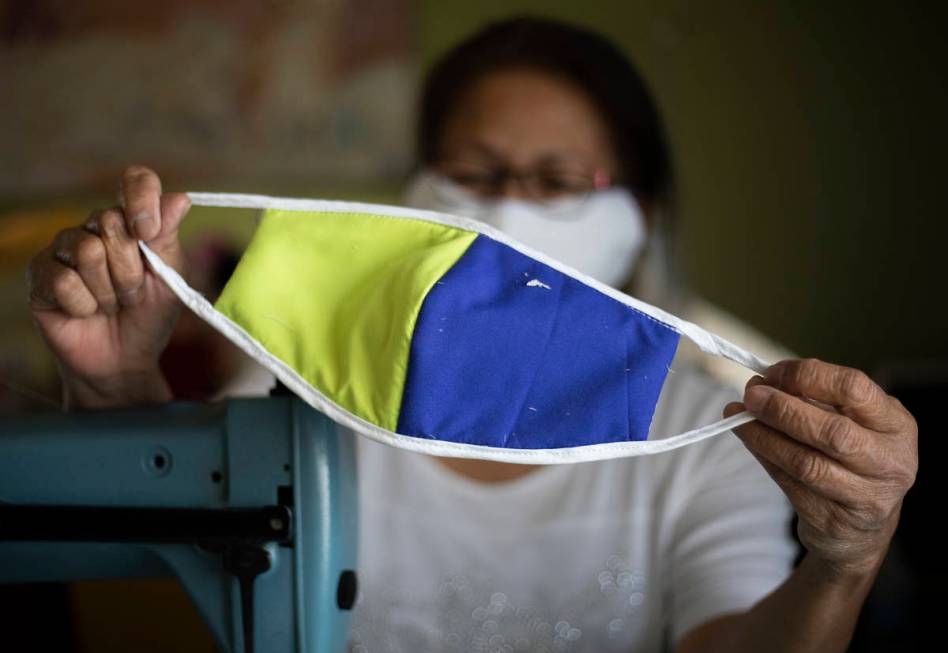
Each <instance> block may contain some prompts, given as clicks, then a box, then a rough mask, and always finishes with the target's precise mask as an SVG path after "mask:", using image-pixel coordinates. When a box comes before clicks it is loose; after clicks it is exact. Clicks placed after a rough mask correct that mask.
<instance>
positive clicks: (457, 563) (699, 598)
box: [30, 19, 917, 653]
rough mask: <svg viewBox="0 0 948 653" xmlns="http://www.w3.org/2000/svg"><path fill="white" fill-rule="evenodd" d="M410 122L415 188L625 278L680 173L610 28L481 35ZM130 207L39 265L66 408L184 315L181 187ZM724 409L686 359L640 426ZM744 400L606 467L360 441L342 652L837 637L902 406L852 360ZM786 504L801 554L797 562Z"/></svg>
mask: <svg viewBox="0 0 948 653" xmlns="http://www.w3.org/2000/svg"><path fill="white" fill-rule="evenodd" d="M421 120H422V122H421V129H420V139H419V142H420V148H419V149H420V159H421V162H422V164H423V166H424V170H423V171H422V173H421V174H420V176H419V177H418V179H416V181H415V182H414V183H413V184H412V188H411V192H410V194H409V199H410V200H411V201H413V202H414V203H416V204H423V205H426V206H436V207H440V208H450V209H452V210H454V211H456V212H468V213H470V214H472V215H475V216H476V217H479V218H481V219H484V220H488V221H491V222H494V223H495V224H497V225H498V226H500V227H501V228H503V229H506V230H508V231H510V232H511V233H513V234H514V235H515V236H516V237H518V238H521V239H523V240H524V241H526V242H527V243H528V244H534V245H535V246H537V248H538V249H545V250H547V251H548V252H549V253H552V254H553V255H555V256H557V257H559V258H562V259H564V260H565V261H566V262H568V263H570V262H571V263H574V264H575V265H576V266H577V267H579V268H580V269H583V270H584V271H586V272H587V273H589V274H591V275H593V276H596V277H598V278H599V279H600V280H602V281H605V282H607V283H611V284H614V285H617V286H618V285H624V284H625V283H627V282H628V281H629V280H630V277H631V276H633V275H634V272H635V270H636V266H635V265H633V261H634V260H635V259H636V256H637V255H638V254H639V253H640V252H641V251H643V247H644V245H645V242H646V241H647V238H648V236H647V234H650V233H654V232H655V230H656V222H657V217H656V216H657V215H658V213H659V212H660V210H661V209H662V208H663V205H664V204H666V203H667V195H668V192H669V191H670V187H671V183H670V174H669V163H668V156H667V153H666V150H665V145H664V141H663V138H662V135H661V129H660V125H659V122H658V119H657V116H656V113H655V111H654V108H653V107H652V104H651V101H650V100H649V98H648V95H647V93H646V91H645V89H644V86H643V85H642V84H641V82H640V81H639V79H638V77H637V76H636V74H635V72H634V71H633V70H632V69H631V67H630V66H629V65H628V63H627V62H626V61H625V60H624V59H623V58H622V57H621V55H620V54H619V53H618V52H617V51H616V50H615V49H614V48H613V47H612V46H610V45H609V44H608V43H606V42H604V41H603V40H602V39H601V38H599V37H598V36H595V35H593V34H590V33H588V32H585V31H582V30H578V29H575V28H572V27H569V26H566V25H562V24H559V23H554V22H549V21H541V20H534V19H519V20H514V21H508V22H505V23H500V24H497V25H494V26H491V27H489V28H488V29H486V30H485V31H484V32H482V33H480V34H478V35H476V36H474V37H473V38H472V39H470V40H469V41H467V42H466V43H465V44H462V45H461V46H460V47H459V48H457V49H456V50H455V51H454V52H453V53H451V54H449V55H448V56H447V57H446V58H445V59H444V60H443V62H442V63H441V64H440V65H439V66H437V67H436V69H435V71H434V72H433V74H432V76H431V77H430V79H429V82H428V85H427V86H426V92H425V100H424V102H423V107H422V115H421ZM122 197H123V200H124V203H123V208H113V209H106V210H103V211H97V212H94V213H93V214H92V215H91V216H90V217H89V219H88V220H87V222H86V223H85V224H84V225H83V226H82V227H80V228H76V229H70V230H66V231H64V232H62V233H61V234H60V235H58V236H57V238H56V239H55V241H54V242H53V243H52V244H51V245H50V247H48V248H47V249H46V250H44V251H43V252H41V253H40V254H39V255H37V257H36V258H35V259H34V262H33V263H32V265H31V276H30V278H31V282H30V283H31V294H30V297H31V306H32V309H33V312H34V316H35V318H36V321H37V324H38V326H39V328H40V330H41V332H42V333H43V335H44V337H45V338H46V339H47V341H48V343H49V345H50V347H51V349H52V350H53V351H54V353H55V354H56V356H57V358H58V360H59V361H60V366H61V370H62V376H63V380H64V388H65V396H66V401H67V406H72V407H96V406H115V405H127V404H134V403H147V402H155V401H166V400H168V399H170V398H171V397H170V392H169V391H168V388H167V384H166V383H165V382H164V379H163V378H162V377H161V375H160V373H159V372H158V367H157V360H158V355H159V354H160V352H161V350H162V348H163V347H164V345H165V344H166V343H167V339H168V337H169V334H170V332H171V329H172V328H173V325H174V323H175V320H176V318H177V315H178V312H179V310H180V309H179V306H178V304H177V302H175V301H174V300H173V298H172V296H171V295H170V293H169V292H168V291H167V289H165V288H164V287H163V286H162V285H161V283H160V281H158V280H157V279H156V278H155V277H154V276H153V275H152V274H151V273H150V272H148V270H146V269H145V268H144V266H143V265H142V261H141V257H140V255H139V253H138V250H137V248H136V245H135V238H136V237H138V238H142V239H144V240H146V241H147V242H148V243H149V244H150V246H151V247H152V249H153V250H154V251H156V252H157V253H158V254H159V255H160V256H161V257H162V258H164V259H165V260H166V261H167V262H169V263H170V264H172V265H174V266H176V267H177V268H178V269H183V267H184V261H183V257H182V255H181V249H180V246H179V244H178V240H177V226H178V224H179V223H180V220H181V218H182V216H183V215H184V213H185V212H186V210H187V198H186V197H185V196H183V195H181V194H174V193H166V194H162V193H161V187H160V181H159V179H158V177H157V175H155V174H154V173H153V172H152V171H150V170H148V169H147V168H142V167H132V168H130V169H129V170H128V171H126V174H125V175H124V177H123V185H122ZM801 397H807V398H811V399H815V400H818V401H819V402H820V403H821V404H822V406H826V407H827V408H823V407H821V406H817V405H815V404H814V403H812V402H808V401H803V400H802V399H801ZM730 398H731V392H730V391H729V390H727V389H726V388H723V387H722V386H719V385H718V384H716V383H714V382H713V381H711V380H710V379H709V378H708V377H707V376H706V375H703V374H701V373H699V372H696V371H693V370H689V369H687V368H685V367H682V368H680V369H678V370H677V371H676V372H675V373H674V374H671V375H670V377H669V379H668V381H667V383H666V388H665V391H664V393H663V397H662V400H661V401H660V403H659V406H658V408H657V410H656V414H655V418H654V421H653V427H652V431H653V432H654V433H656V434H659V435H660V434H670V433H676V432H681V431H685V430H688V429H690V428H692V427H693V426H695V425H699V424H705V423H709V422H711V421H713V420H714V419H715V418H716V417H717V416H718V413H719V411H720V410H721V408H722V407H723V406H724V405H725V403H727V401H728V400H729V399H730ZM744 403H745V404H746V407H747V409H749V410H751V411H752V412H753V413H754V414H755V415H757V416H758V420H759V421H758V422H755V423H752V424H748V425H746V426H744V427H742V428H741V429H739V432H738V435H739V437H740V439H741V441H742V442H738V440H737V439H735V438H731V437H729V436H719V437H716V438H712V439H710V440H705V441H703V442H699V443H697V444H694V445H691V446H689V447H685V448H683V449H678V450H675V451H672V452H669V453H666V454H662V455H657V456H651V457H646V458H632V459H625V460H613V461H607V462H602V463H588V464H577V465H569V466H552V467H542V468H537V467H527V466H513V465H506V464H503V463H488V462H472V461H461V460H452V459H432V458H426V457H423V456H418V455H415V454H410V453H406V452H403V451H399V450H394V449H388V448H385V447H383V446H381V445H378V444H375V443H372V442H368V441H364V440H361V439H360V441H359V469H360V491H361V505H360V522H361V523H360V527H361V529H362V530H361V535H360V574H361V579H362V590H361V593H360V594H361V595H360V599H359V603H358V607H357V610H356V613H355V619H354V624H353V633H352V649H353V650H369V651H379V650H382V651H384V650H413V651H414V650H511V651H515V650H534V651H542V650H617V651H618V650H623V651H629V650H637V651H653V650H660V649H661V648H662V647H663V646H665V647H666V648H668V649H670V650H675V651H679V652H682V653H686V652H691V651H711V650H727V651H760V650H771V651H842V650H844V649H845V647H846V643H847V641H848V639H849V637H850V635H851V632H852V628H853V626H854V623H855V620H856V617H857V615H858V611H859V608H860V606H861V604H862V600H863V599H864V598H865V595H866V593H867V592H868V589H869V587H870V585H871V583H872V580H873V578H874V576H875V573H876V571H877V570H878V566H879V564H881V561H882V559H883V557H884V555H885V551H886V549H887V547H888V542H889V540H890V538H891V536H892V533H893V531H894V528H895V525H896V524H897V522H898V512H899V507H900V505H901V501H902V498H903V496H904V494H905V492H906V491H907V489H908V487H909V486H910V485H911V484H912V482H913V480H914V474H915V469H916V467H917V445H916V434H915V426H914V421H913V420H912V418H911V416H910V415H908V413H906V412H905V410H904V409H903V408H902V407H901V406H900V405H899V404H898V402H897V401H895V400H894V399H892V398H891V397H888V396H886V395H885V394H884V393H883V392H882V391H881V390H880V389H879V388H878V387H877V386H875V385H874V384H872V383H871V382H870V381H869V380H868V379H867V378H866V377H865V375H862V374H861V373H859V372H857V371H855V370H849V369H846V368H841V367H837V366H833V365H829V364H826V363H822V362H819V361H812V360H811V361H797V360H791V361H785V362H783V363H780V364H778V365H775V366H774V367H773V368H771V369H770V370H769V371H768V373H767V374H766V376H764V377H756V378H755V379H754V380H753V381H752V382H751V383H750V384H749V385H748V389H747V391H746V392H745V395H744ZM829 406H833V407H835V409H833V408H829ZM742 408H743V406H741V405H740V404H737V403H732V404H730V405H728V407H727V409H726V412H728V413H733V412H736V411H737V410H739V409H742ZM755 458H756V460H755ZM771 479H772V480H771ZM774 481H776V484H775V483H774ZM788 499H789V502H788ZM791 506H792V507H793V508H794V509H795V510H796V512H797V514H798V516H799V518H800V527H799V534H800V537H801V540H802V542H803V544H804V545H805V546H806V548H807V550H808V551H807V555H806V556H805V558H804V559H803V562H802V563H801V564H800V565H799V567H797V568H796V569H793V570H791V562H792V559H793V557H794V554H795V547H794V544H793V542H792V539H791V538H790V535H789V533H788V532H787V525H788V521H789V517H790V509H791Z"/></svg>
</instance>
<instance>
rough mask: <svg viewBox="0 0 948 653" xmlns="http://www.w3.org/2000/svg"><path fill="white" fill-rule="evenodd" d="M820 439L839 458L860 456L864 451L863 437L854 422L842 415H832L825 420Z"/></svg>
mask: <svg viewBox="0 0 948 653" xmlns="http://www.w3.org/2000/svg"><path fill="white" fill-rule="evenodd" d="M820 440H821V441H822V442H823V443H824V444H825V445H826V447H827V448H828V449H829V451H830V453H831V454H832V455H833V456H834V457H837V458H850V457H853V456H858V455H859V454H861V453H862V451H863V444H864V443H863V438H862V437H861V434H860V433H859V432H858V431H857V430H856V429H855V428H853V423H852V422H851V421H849V420H848V419H847V418H845V417H842V416H835V415H834V416H830V417H829V419H827V420H826V421H824V422H823V426H822V428H821V431H820Z"/></svg>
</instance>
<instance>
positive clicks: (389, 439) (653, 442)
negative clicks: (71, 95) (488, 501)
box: [139, 193, 769, 464]
mask: <svg viewBox="0 0 948 653" xmlns="http://www.w3.org/2000/svg"><path fill="white" fill-rule="evenodd" d="M188 197H190V199H191V203H192V204H193V205H196V206H212V207H213V206H216V207H232V208H243V209H276V210H287V211H333V212H337V213H363V214H371V215H385V216H389V217H395V218H406V219H413V220H419V219H420V220H426V221H428V222H434V223H437V224H443V225H447V226H450V227H456V228H459V229H465V230H467V231H474V232H477V233H481V234H484V235H485V236H488V237H489V238H492V239H494V240H497V241H499V242H502V243H504V244H506V245H509V246H510V247H512V248H514V249H516V250H518V251H520V252H522V253H523V254H526V255H527V256H530V257H532V258H534V259H536V260H538V261H540V262H541V263H544V264H545V265H549V266H550V267H551V268H554V269H555V270H559V271H560V272H562V273H563V274H566V275H567V276H570V277H573V278H574V279H577V280H579V281H581V282H583V283H585V284H586V285H588V286H590V287H592V288H595V289H596V290H598V291H599V292H602V293H604V294H606V295H608V296H610V297H612V298H613V299H615V300H617V301H619V302H621V303H623V304H625V305H626V306H629V307H631V308H633V309H635V310H636V311H639V312H641V313H643V314H644V315H647V316H648V317H650V318H652V319H654V320H657V321H659V322H661V323H662V324H664V325H665V326H667V327H669V328H670V329H672V330H674V331H676V332H678V333H679V334H681V335H683V336H685V337H687V338H688V339H690V340H692V341H693V342H694V343H695V344H696V345H697V346H698V347H699V348H700V349H701V350H702V351H704V352H707V353H709V354H711V355H713V356H722V357H724V358H727V359H729V360H732V361H734V362H736V363H738V364H740V365H743V366H744V367H746V368H748V369H750V370H753V371H754V372H757V373H763V372H764V370H766V369H767V367H769V364H768V363H767V362H765V361H764V360H763V359H761V358H759V357H758V356H756V355H754V354H753V353H751V352H749V351H746V350H745V349H742V348H741V347H738V346H737V345H735V344H734V343H731V342H729V341H727V340H725V339H724V338H721V337H719V336H717V335H715V334H713V333H710V332H708V331H706V330H705V329H702V328H701V327H699V326H698V325H696V324H693V323H691V322H688V321H686V320H682V319H679V318H677V317H675V316H674V315H671V314H670V313H667V312H665V311H663V310H661V309H660V308H656V307H654V306H652V305H650V304H646V303H645V302H642V301H640V300H638V299H635V298H634V297H630V296H628V295H626V294H624V293H622V292H620V291H618V290H616V289H614V288H611V287H609V286H607V285H605V284H602V283H600V282H598V281H596V280H595V279H592V278H591V277H588V276H586V275H584V274H582V273H580V272H578V271H577V270H574V269H572V268H570V267H569V266H567V265H564V264H562V263H560V262H558V261H555V260H552V259H550V258H549V257H547V256H545V255H543V254H542V253H540V252H537V251H534V250H532V249H531V248H529V247H527V246H525V245H523V244H521V243H518V242H517V241H515V240H513V239H511V238H509V237H507V236H506V235H504V234H503V233H501V232H500V231H498V230H497V229H494V228H493V227H491V226H489V225H486V224H483V223H480V222H478V221H476V220H472V219H470V218H463V217H458V216H453V215H447V214H444V213H436V212H433V211H422V210H418V209H406V208H402V207H397V206H384V205H378V204H364V203H359V202H340V201H332V200H304V199H292V198H282V197H269V196H266V195H245V194H236V193H234V194H232V193H188ZM139 247H140V248H141V250H142V252H143V253H144V255H145V258H146V259H147V260H148V263H149V264H150V265H151V267H152V269H153V270H154V271H155V274H157V275H158V276H159V277H160V278H161V279H162V280H163V281H164V282H165V283H167V284H168V287H169V288H171V290H172V291H173V292H174V294H175V295H177V297H178V298H179V299H180V300H181V301H182V302H183V303H184V305H185V306H187V307H188V308H189V309H191V310H192V311H193V312H194V313H196V314H197V315H198V316H199V317H201V318H202V319H203V320H205V321H206V322H208V323H209V324H210V325H211V326H213V327H214V328H215V329H217V330H218V331H220V332H221V333H222V334H223V335H224V336H226V337H227V338H228V339H229V340H230V341H231V342H233V343H234V344H235V345H237V346H238V347H240V348H241V349H242V350H243V351H244V352H246V353H247V354H248V355H250V356H251V357H253V358H254V359H255V360H256V361H257V362H259V363H260V364H261V365H263V366H264V367H266V368H267V369H268V370H270V371H271V372H273V373H274V374H275V375H276V377H277V378H278V379H279V380H280V381H281V382H283V384H284V385H286V386H287V387H288V388H289V389H290V390H292V391H293V392H294V393H296V394H297V395H298V396H299V397H300V398H302V399H303V400H304V401H306V402H307V403H308V404H310V405H311V406H313V407H314V408H316V409H317V410H319V411H321V412H323V413H324V414H326V415H327V416H328V417H329V418H330V419H332V420H334V421H336V422H338V423H340V424H343V425H344V426H347V427H349V428H351V429H353V430H354V431H356V432H357V433H360V434H362V435H365V436H366V437H369V438H371V439H373V440H376V441H378V442H381V443H383V444H387V445H390V446H393V447H398V448H400V449H406V450H409V451H417V452H420V453H426V454H431V455H436V456H450V457H455V458H478V459H482V460H496V461H502V462H509V463H523V464H560V463H575V462H588V461H594V460H605V459H609V458H621V457H626V456H640V455H648V454H655V453H661V452H663V451H669V450H671V449H677V448H678V447H682V446H685V445H687V444H691V443H693V442H698V441H699V440H703V439H705V438H709V437H711V436H714V435H717V434H719V433H724V432H726V431H730V430H731V429H733V428H736V427H738V426H741V425H742V424H747V423H748V422H751V421H753V420H754V417H753V416H752V415H750V414H749V413H747V412H742V413H739V414H737V415H733V416H731V417H728V418H726V419H722V420H720V421H718V422H715V423H713V424H709V425H708V426H704V427H702V428H699V429H694V430H692V431H688V432H686V433H682V434H680V435H675V436H672V437H665V438H658V439H654V438H650V439H649V440H644V441H632V442H609V443H604V444H594V445H585V446H581V447H564V448H560V449H503V448H498V447H487V446H483V445H472V444H462V443H457V442H446V441H442V440H429V439H426V438H418V437H413V436H408V435H402V434H398V433H392V432H390V431H388V430H385V429H382V428H380V427H378V426H377V425H375V424H372V423H371V422H368V421H366V420H364V419H362V418H361V417H359V416H358V415H355V414H353V413H351V412H349V411H347V410H345V409H343V408H341V407H339V406H337V405H336V404H335V403H334V402H333V401H332V400H330V399H329V398H328V397H326V396H325V395H324V394H322V393H321V392H320V391H319V390H317V389H316V388H314V387H312V386H311V385H310V384H309V383H308V382H307V381H305V380H304V379H303V378H302V377H301V376H300V375H299V374H297V373H296V371H294V370H293V369H291V368H290V367H289V366H287V365H286V364H285V363H284V362H283V361H281V360H279V359H278V358H276V357H275V356H273V355H272V354H271V353H270V352H268V351H267V350H266V349H264V348H263V347H262V346H261V345H260V344H259V343H258V342H257V341H256V340H255V339H254V338H253V337H252V336H251V335H250V334H249V333H247V332H246V331H245V330H244V329H243V328H242V327H241V326H240V325H238V324H237V323H235V322H233V321H232V320H230V319H229V318H228V317H227V316H225V315H223V314H222V313H220V312H219V311H217V310H216V309H215V308H214V306H213V305H212V304H211V303H210V302H208V301H207V299H205V298H204V297H203V296H202V295H201V294H200V293H198V292H197V291H196V290H194V289H193V288H191V287H190V286H189V285H188V284H187V282H186V281H185V280H184V279H183V278H182V277H181V275H179V274H178V273H177V272H176V271H175V270H174V269H173V268H171V267H170V266H168V265H167V264H166V263H165V262H164V261H162V260H161V259H160V258H159V257H158V255H157V254H155V253H154V252H152V251H151V249H149V248H148V246H147V245H146V244H145V243H144V242H141V241H139Z"/></svg>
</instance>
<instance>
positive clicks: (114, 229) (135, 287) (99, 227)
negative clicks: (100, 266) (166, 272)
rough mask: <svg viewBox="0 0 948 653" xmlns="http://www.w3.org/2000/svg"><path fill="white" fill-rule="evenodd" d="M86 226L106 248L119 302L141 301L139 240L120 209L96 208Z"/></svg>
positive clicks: (141, 279) (142, 283)
mask: <svg viewBox="0 0 948 653" xmlns="http://www.w3.org/2000/svg"><path fill="white" fill-rule="evenodd" d="M86 225H87V227H86V228H87V229H89V230H91V231H94V232H95V233H96V234H98V237H99V238H100V239H101V241H102V244H103V246H104V247H105V252H106V257H107V259H108V269H109V276H110V279H111V282H112V286H113V287H114V288H115V294H116V296H117V298H118V302H119V303H120V304H121V305H123V306H135V305H136V304H139V303H140V302H141V301H142V299H143V297H144V293H143V285H144V283H145V272H144V265H143V263H142V256H141V252H140V251H139V249H138V241H137V239H136V238H134V237H133V236H132V234H131V233H129V231H128V227H127V225H126V222H125V216H124V215H123V214H122V211H121V210H119V209H118V208H111V209H106V210H104V211H96V212H94V213H93V214H92V215H91V216H90V217H89V220H87V222H86Z"/></svg>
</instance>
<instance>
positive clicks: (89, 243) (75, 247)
mask: <svg viewBox="0 0 948 653" xmlns="http://www.w3.org/2000/svg"><path fill="white" fill-rule="evenodd" d="M52 253H53V258H54V259H55V261H54V262H55V263H59V264H61V265H62V266H63V267H66V268H69V269H72V270H74V271H75V272H76V273H78V275H79V279H80V281H81V283H82V284H83V285H84V286H85V288H86V289H87V290H88V291H89V293H90V294H91V295H92V297H93V298H94V300H95V303H96V309H97V310H101V311H102V312H103V313H108V314H113V313H115V312H116V311H117V310H118V298H117V297H116V294H115V288H114V287H113V286H112V280H111V278H110V276H109V265H108V255H107V253H106V249H105V243H103V242H102V239H101V238H99V237H98V236H96V235H95V234H92V233H89V232H88V231H86V230H85V229H79V228H73V229H65V230H64V231H60V232H59V234H58V235H57V236H56V238H55V240H53V246H52ZM54 269H55V268H54ZM54 275H55V278H56V279H59V278H61V277H66V278H68V279H69V281H58V283H61V284H65V285H66V286H68V287H69V288H72V289H73V290H75V285H76V284H75V281H74V280H73V275H70V274H68V273H67V272H64V271H56V272H55V273H54ZM57 287H58V286H57ZM53 290H54V291H55V290H56V287H54V289H53ZM54 296H55V297H56V299H57V301H59V302H60V305H62V302H63V301H67V302H68V301H69V299H68V298H66V297H62V296H60V294H59V293H55V294H54ZM86 303H87V302H85V300H83V302H82V306H83V307H85V306H86ZM64 308H65V306H64Z"/></svg>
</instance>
